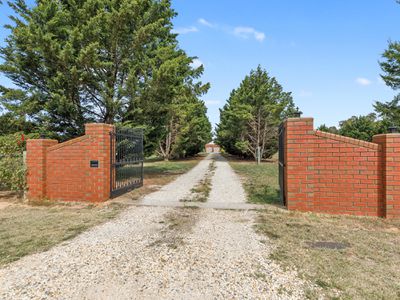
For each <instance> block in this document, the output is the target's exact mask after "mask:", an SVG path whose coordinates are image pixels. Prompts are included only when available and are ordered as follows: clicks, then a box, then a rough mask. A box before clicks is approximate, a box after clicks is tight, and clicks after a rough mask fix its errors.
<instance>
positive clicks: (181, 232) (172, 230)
mask: <svg viewBox="0 0 400 300" xmlns="http://www.w3.org/2000/svg"><path fill="white" fill-rule="evenodd" d="M198 216H199V210H198V209H197V208H194V207H190V208H188V207H186V208H176V209H174V210H172V211H170V212H169V213H167V214H166V215H165V216H164V219H163V220H162V221H160V223H162V224H164V228H163V229H162V230H161V237H160V238H159V239H157V240H156V241H154V242H153V243H151V244H150V245H149V246H150V247H155V246H161V245H166V246H167V247H169V248H172V249H177V248H178V247H179V246H181V245H182V244H183V243H184V239H185V236H186V235H187V234H188V233H189V232H190V231H191V229H192V228H193V226H194V224H196V222H197V220H198Z"/></svg>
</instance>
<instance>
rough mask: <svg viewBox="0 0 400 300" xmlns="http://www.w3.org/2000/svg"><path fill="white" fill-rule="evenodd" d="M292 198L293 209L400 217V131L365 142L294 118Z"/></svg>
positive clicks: (288, 172) (289, 171) (289, 167)
mask: <svg viewBox="0 0 400 300" xmlns="http://www.w3.org/2000/svg"><path fill="white" fill-rule="evenodd" d="M284 126H285V128H286V130H285V135H286V136H285V145H284V148H285V163H286V165H285V174H284V176H285V181H286V202H287V208H288V209H290V210H300V211H314V212H323V213H332V214H352V215H365V216H380V217H396V216H398V217H400V179H398V178H400V176H399V175H400V173H399V172H400V171H399V170H400V135H393V134H384V135H379V136H376V137H374V142H373V143H369V142H364V141H360V140H356V139H352V138H347V137H343V136H339V135H334V134H329V133H325V132H320V131H318V130H314V128H313V119H312V118H292V119H288V120H287V121H286V122H285V123H284Z"/></svg>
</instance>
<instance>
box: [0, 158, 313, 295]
mask: <svg viewBox="0 0 400 300" xmlns="http://www.w3.org/2000/svg"><path fill="white" fill-rule="evenodd" d="M213 159H215V160H216V163H215V166H216V169H215V173H214V176H213V178H212V181H211V182H212V190H211V193H210V197H209V199H208V201H209V202H210V203H226V204H227V205H229V204H230V203H244V202H245V201H246V199H245V194H244V191H243V188H242V186H241V184H240V181H239V179H238V177H237V175H236V174H235V173H234V172H233V170H232V169H231V168H230V166H229V164H228V163H227V162H226V161H225V160H224V159H223V158H222V157H221V156H209V157H207V158H206V159H204V160H203V161H201V162H200V163H199V164H198V165H197V166H196V167H195V168H193V169H192V170H191V171H189V172H188V173H187V174H184V175H182V176H181V177H179V178H178V179H177V180H176V181H175V182H172V183H170V184H169V185H167V186H165V187H164V188H162V189H161V190H160V191H157V192H155V193H153V194H150V195H148V196H146V197H145V199H143V202H144V203H145V202H148V203H157V202H162V201H168V202H174V201H175V202H179V200H180V199H181V198H182V197H185V196H187V195H188V194H189V193H190V190H191V188H192V187H193V186H195V185H196V184H197V183H198V182H199V181H200V180H201V179H202V178H203V176H205V174H206V172H207V170H208V166H209V164H210V163H211V161H212V160H213ZM256 217H257V212H255V211H252V210H246V209H241V210H219V209H218V210H217V209H212V208H193V207H191V208H175V207H165V206H132V207H130V208H129V209H127V210H126V211H125V212H123V213H122V214H121V215H120V216H119V217H117V218H116V219H114V220H112V221H110V222H107V223H105V224H102V225H100V226H97V227H95V228H93V229H91V230H89V231H87V232H85V233H83V234H81V235H79V236H78V237H76V238H75V239H73V240H71V241H68V242H65V243H63V244H61V245H58V246H56V247H54V248H52V249H51V250H49V251H47V252H43V253H38V254H34V255H30V256H27V257H25V258H22V259H21V260H19V261H17V262H14V263H12V264H10V265H8V266H6V267H5V268H3V269H0V282H1V284H0V299H301V298H304V294H303V288H304V285H305V283H304V282H302V281H301V280H300V279H299V278H298V277H297V276H296V274H295V273H294V272H289V271H284V270H282V269H281V268H280V267H279V265H277V264H276V263H275V262H273V261H271V260H270V259H269V258H268V255H269V253H270V251H271V247H273V245H272V244H271V242H270V241H269V240H267V239H266V238H265V237H262V236H259V235H258V234H257V233H255V231H254V228H253V225H254V220H255V218H256Z"/></svg>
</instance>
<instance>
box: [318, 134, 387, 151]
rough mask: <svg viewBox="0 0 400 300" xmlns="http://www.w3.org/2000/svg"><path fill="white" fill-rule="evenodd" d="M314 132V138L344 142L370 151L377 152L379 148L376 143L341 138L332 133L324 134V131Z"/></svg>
mask: <svg viewBox="0 0 400 300" xmlns="http://www.w3.org/2000/svg"><path fill="white" fill-rule="evenodd" d="M314 132H315V135H316V136H319V137H324V138H327V139H332V140H336V141H340V142H345V143H349V144H353V145H357V146H361V147H365V148H370V149H376V150H378V148H379V145H378V144H376V143H371V142H366V141H362V140H357V139H354V138H350V137H346V136H342V135H338V134H334V133H329V132H324V131H320V130H315V131H314Z"/></svg>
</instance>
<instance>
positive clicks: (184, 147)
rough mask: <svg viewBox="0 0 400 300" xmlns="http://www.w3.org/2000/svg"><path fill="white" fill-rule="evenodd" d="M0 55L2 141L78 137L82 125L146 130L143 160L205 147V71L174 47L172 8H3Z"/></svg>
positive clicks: (108, 3)
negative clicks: (19, 135) (5, 137)
mask: <svg viewBox="0 0 400 300" xmlns="http://www.w3.org/2000/svg"><path fill="white" fill-rule="evenodd" d="M4 5H5V4H4ZM9 5H10V6H11V7H12V9H13V10H14V13H15V14H14V16H12V17H11V21H12V22H11V23H12V24H10V25H8V26H7V28H8V29H9V30H10V32H11V33H10V35H9V36H8V37H7V38H6V45H5V46H4V47H2V48H0V55H1V57H2V59H3V62H2V63H1V65H0V72H2V73H3V74H4V75H5V76H6V77H7V78H9V79H10V80H11V82H12V85H11V86H0V92H1V94H0V110H2V111H3V114H2V116H0V134H7V133H14V132H16V131H23V132H26V133H35V132H36V133H40V134H44V135H45V136H46V137H49V138H57V139H60V140H66V139H70V138H72V137H76V136H79V135H81V134H83V130H84V124H85V123H88V122H104V123H110V124H122V125H124V126H130V127H142V128H143V129H144V133H145V151H146V154H153V153H155V152H156V153H158V154H160V155H162V156H163V157H164V158H165V159H169V158H174V157H183V156H189V155H193V154H196V153H197V152H199V151H201V150H202V149H203V146H204V144H205V143H206V142H208V141H209V140H210V139H211V124H210V122H209V120H208V118H207V116H206V107H205V104H204V102H203V101H201V100H200V96H201V95H203V94H205V93H206V92H207V91H208V89H209V84H208V83H205V84H204V83H202V82H201V81H200V80H199V78H200V76H201V75H202V73H203V66H200V67H198V68H194V67H193V66H192V62H193V60H194V59H195V57H189V56H188V55H187V54H186V53H185V52H184V51H183V50H182V49H180V48H179V45H178V41H177V35H176V34H174V33H173V31H172V29H173V25H172V21H171V20H172V18H173V17H174V16H175V15H176V13H175V12H174V11H173V10H172V8H171V3H170V0H160V1H158V0H88V1H65V0H59V1H52V0H44V1H36V4H35V5H34V6H33V7H31V6H28V5H27V4H26V3H25V1H23V0H16V1H12V2H10V3H9Z"/></svg>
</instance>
